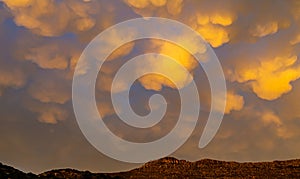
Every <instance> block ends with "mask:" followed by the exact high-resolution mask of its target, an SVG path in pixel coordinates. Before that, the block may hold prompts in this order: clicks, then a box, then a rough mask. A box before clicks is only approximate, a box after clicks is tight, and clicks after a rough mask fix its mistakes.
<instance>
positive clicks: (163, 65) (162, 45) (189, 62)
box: [137, 41, 197, 91]
mask: <svg viewBox="0 0 300 179" xmlns="http://www.w3.org/2000/svg"><path fill="white" fill-rule="evenodd" d="M152 43H153V46H154V47H155V46H158V47H159V52H158V53H159V54H164V55H167V56H169V57H171V58H172V59H173V60H175V61H177V62H178V63H179V64H181V65H182V66H183V67H184V68H185V69H187V70H188V71H190V72H191V71H192V70H193V69H194V68H195V67H197V62H196V61H195V60H194V59H193V57H192V55H191V54H189V52H187V51H186V50H184V49H183V48H181V47H179V46H177V45H174V44H171V43H169V42H160V41H152ZM160 58H162V57H158V59H155V60H153V63H152V64H149V66H147V68H150V69H152V71H153V72H154V73H155V71H158V70H157V69H158V68H159V69H163V71H169V72H170V74H172V75H171V76H170V79H172V80H174V82H177V83H179V84H182V85H181V86H179V88H182V87H184V86H185V85H186V84H188V83H189V82H190V80H191V79H188V77H189V75H188V74H186V72H184V71H182V70H181V69H178V68H177V66H176V65H174V64H173V63H171V62H168V60H162V59H160ZM143 68H145V67H138V68H137V70H143ZM139 82H140V83H141V84H142V85H143V86H144V87H145V88H146V89H152V90H157V91H158V90H161V89H162V87H163V86H167V87H171V88H176V86H175V84H174V83H172V82H171V81H170V80H169V79H167V78H165V77H162V76H160V75H156V74H149V75H145V76H143V77H141V78H140V79H139Z"/></svg>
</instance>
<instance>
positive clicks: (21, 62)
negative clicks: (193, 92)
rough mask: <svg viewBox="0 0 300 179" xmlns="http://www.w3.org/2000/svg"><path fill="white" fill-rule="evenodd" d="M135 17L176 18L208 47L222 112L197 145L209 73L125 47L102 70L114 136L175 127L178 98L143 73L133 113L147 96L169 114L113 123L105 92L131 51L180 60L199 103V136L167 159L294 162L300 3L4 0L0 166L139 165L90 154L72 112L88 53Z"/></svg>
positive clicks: (154, 47) (170, 47)
mask: <svg viewBox="0 0 300 179" xmlns="http://www.w3.org/2000/svg"><path fill="white" fill-rule="evenodd" d="M138 17H164V18H169V19H173V20H177V21H179V22H181V23H184V24H186V25H187V26H189V27H191V28H192V29H194V30H195V31H197V32H198V33H199V34H200V35H201V36H202V37H203V38H204V39H205V40H206V41H207V42H208V43H209V44H210V46H211V47H212V48H213V50H214V51H215V53H216V55H217V57H218V58H219V61H220V63H221V65H222V67H223V71H224V75H225V79H226V84H227V90H228V91H227V103H226V108H225V115H224V118H223V121H222V124H221V127H220V129H219V131H218V133H217V135H216V137H215V138H214V139H213V140H212V142H211V143H209V144H208V145H207V146H206V147H205V148H204V149H199V148H198V146H197V145H198V142H199V139H200V136H201V133H202V131H203V127H204V125H205V123H206V120H207V117H208V114H209V108H210V105H211V104H210V103H211V102H210V99H211V97H210V96H211V94H210V87H209V83H208V80H207V77H206V75H205V73H204V71H203V69H202V68H201V66H200V65H199V64H198V63H196V62H195V60H194V59H193V56H192V55H191V54H189V53H188V52H187V51H185V50H183V49H182V48H180V47H178V46H176V45H174V44H171V43H169V42H166V41H162V40H154V39H144V40H137V41H133V42H130V43H127V44H124V45H122V46H121V47H120V48H118V49H117V50H116V51H114V53H113V54H111V55H110V56H109V58H108V59H107V62H106V63H105V64H104V65H103V67H102V68H101V70H100V72H99V75H98V79H97V84H96V90H95V94H96V100H97V105H98V110H99V113H100V114H101V115H102V116H103V118H104V120H105V122H106V124H107V126H108V127H109V129H110V130H111V131H113V132H114V133H115V134H117V135H118V136H120V137H122V138H124V139H128V140H130V141H138V142H142V141H151V140H154V139H157V138H160V137H162V136H164V135H166V134H167V133H168V132H169V131H170V130H171V129H172V127H173V126H174V125H175V123H176V120H177V118H178V113H179V112H178V111H179V109H180V105H178V104H179V103H180V99H178V97H179V96H178V93H177V90H176V88H175V86H174V84H173V83H172V82H170V81H169V80H168V79H166V78H162V77H161V76H157V75H153V74H151V75H146V76H143V77H142V78H140V79H138V80H137V81H136V82H135V83H134V85H133V87H132V88H131V91H130V94H131V97H132V98H131V100H130V102H131V105H132V107H133V109H134V110H135V112H136V113H137V114H140V115H145V114H147V113H148V112H149V106H148V100H149V97H150V96H151V95H153V94H156V93H159V94H162V95H163V96H164V97H165V99H166V101H167V102H168V109H167V113H166V115H165V117H164V119H163V121H162V122H161V123H160V125H157V126H154V127H152V128H150V129H146V130H142V129H139V130H135V129H132V128H130V127H128V126H126V125H124V124H122V123H119V122H118V117H117V115H116V112H115V111H114V109H113V108H112V105H111V99H110V87H111V82H112V80H113V78H114V75H115V73H116V72H117V71H118V69H119V68H120V67H121V66H122V65H123V64H124V63H125V62H127V61H128V60H129V59H131V58H133V57H135V56H137V55H139V54H144V53H150V52H155V53H161V54H167V55H169V56H170V57H172V58H174V59H176V60H177V61H178V62H179V63H181V64H182V65H183V66H184V67H185V68H186V69H187V70H188V71H189V72H190V73H191V74H192V76H193V79H192V80H194V81H195V82H196V84H197V87H198V90H199V96H200V101H201V112H200V115H199V123H198V125H197V127H196V129H195V131H194V132H193V134H192V136H191V137H190V138H189V140H188V141H187V142H186V143H185V144H184V145H183V146H182V147H181V148H180V149H179V150H177V151H176V152H175V153H174V154H173V156H175V157H176V158H179V159H185V160H191V161H193V160H199V159H202V158H212V159H218V160H230V161H269V160H284V159H292V158H300V140H299V138H300V80H299V79H300V61H299V58H300V1H298V0H263V1H259V0H226V1H225V0H223V1H222V0H0V42H1V43H0V47H1V48H0V141H1V142H0V162H2V163H4V164H8V165H12V166H13V167H16V168H18V169H21V170H24V171H26V172H29V171H31V172H35V173H39V172H42V171H46V170H49V169H53V168H65V167H70V168H75V169H80V170H89V171H94V172H101V171H120V170H127V169H131V168H133V167H137V166H139V164H128V163H124V162H119V161H117V160H113V159H110V158H108V157H106V156H105V155H104V154H101V153H100V152H98V151H97V150H96V149H95V148H94V147H93V146H92V145H91V144H90V143H89V142H88V141H87V140H86V138H85V137H84V135H83V134H82V133H81V131H80V129H79V126H78V124H77V122H76V119H75V115H74V112H73V106H72V79H73V73H74V69H75V67H76V64H77V61H78V59H79V57H80V54H81V53H82V51H83V50H84V48H85V47H86V46H87V44H88V43H89V42H90V41H91V40H92V39H93V38H94V37H95V36H96V35H98V34H99V33H101V32H102V31H103V30H105V29H107V28H108V27H110V26H112V25H114V24H117V23H119V22H122V21H125V20H129V19H132V18H138ZM157 29H159V27H153V31H155V30H157ZM132 33H134V32H132ZM126 35H130V34H125V36H126ZM180 37H181V36H180V35H179V36H178V38H180ZM122 38H124V34H114V36H112V37H110V41H108V42H107V44H108V45H109V44H110V43H117V42H118V41H119V40H120V39H122ZM182 40H183V41H184V40H186V39H182ZM187 44H189V45H190V46H191V47H192V48H196V49H197V50H198V49H200V48H203V47H201V46H199V45H197V44H193V43H189V42H188V43H187ZM101 50H105V48H103V49H101ZM142 68H143V67H139V66H137V67H136V70H137V71H138V70H142ZM148 68H151V69H154V70H155V69H160V70H170V71H171V73H172V75H173V77H174V78H175V80H176V82H183V83H182V84H183V86H184V85H185V83H188V82H189V81H188V80H187V75H186V73H185V72H183V71H181V70H180V69H177V68H176V67H175V66H172V65H170V64H168V63H161V61H159V59H157V61H156V62H154V63H152V64H149V66H148Z"/></svg>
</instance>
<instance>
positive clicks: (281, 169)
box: [0, 157, 300, 179]
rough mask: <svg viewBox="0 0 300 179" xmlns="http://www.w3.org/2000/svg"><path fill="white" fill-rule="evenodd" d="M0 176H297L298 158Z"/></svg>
mask: <svg viewBox="0 0 300 179" xmlns="http://www.w3.org/2000/svg"><path fill="white" fill-rule="evenodd" d="M0 178H25V179H26V178H91V179H92V178H300V160H287V161H273V162H255V163H251V162H245V163H238V162H225V161H217V160H210V159H203V160H199V161H197V162H189V161H185V160H177V159H175V158H172V157H166V158H163V159H159V160H156V161H151V162H148V163H146V164H145V165H143V166H142V167H140V168H137V169H133V170H130V171H127V172H120V173H91V172H89V171H78V170H74V169H59V170H51V171H47V172H44V173H41V174H39V175H35V174H32V173H24V172H22V171H19V170H17V169H14V168H12V167H9V166H6V165H3V164H0Z"/></svg>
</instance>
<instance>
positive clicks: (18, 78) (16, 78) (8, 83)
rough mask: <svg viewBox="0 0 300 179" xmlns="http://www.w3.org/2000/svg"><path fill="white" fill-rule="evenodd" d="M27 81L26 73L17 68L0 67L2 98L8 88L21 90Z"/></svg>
mask: <svg viewBox="0 0 300 179" xmlns="http://www.w3.org/2000/svg"><path fill="white" fill-rule="evenodd" d="M26 81H27V75H26V74H25V72H23V71H22V70H20V68H16V67H12V66H10V67H7V66H2V65H1V67H0V96H1V94H2V93H3V91H4V90H5V89H6V88H10V87H12V88H21V87H23V86H24V85H25V83H26Z"/></svg>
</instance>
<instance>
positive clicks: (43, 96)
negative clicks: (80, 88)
mask: <svg viewBox="0 0 300 179" xmlns="http://www.w3.org/2000/svg"><path fill="white" fill-rule="evenodd" d="M27 91H28V93H29V95H30V96H32V97H33V98H34V99H37V100H39V101H40V102H43V103H58V104H64V103H66V102H67V101H68V100H70V99H71V92H70V91H71V81H69V80H67V79H65V78H64V76H63V75H60V74H55V73H48V74H47V73H45V74H44V75H42V76H37V77H35V78H34V79H33V80H32V83H31V84H30V85H29V87H28V90H27Z"/></svg>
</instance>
